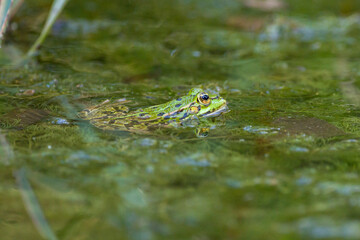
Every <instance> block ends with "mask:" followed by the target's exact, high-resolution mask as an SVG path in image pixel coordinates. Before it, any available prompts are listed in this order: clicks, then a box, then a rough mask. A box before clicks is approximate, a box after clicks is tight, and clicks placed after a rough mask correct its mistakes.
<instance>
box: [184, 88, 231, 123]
mask: <svg viewBox="0 0 360 240" xmlns="http://www.w3.org/2000/svg"><path fill="white" fill-rule="evenodd" d="M188 96H190V97H191V98H192V103H191V104H190V105H189V108H188V111H187V112H188V114H189V115H192V116H197V117H198V118H207V117H217V116H219V115H220V114H221V113H224V112H227V111H228V109H229V108H228V107H227V104H226V100H225V99H223V98H222V97H220V96H219V95H216V94H208V93H207V92H205V91H204V90H202V89H201V88H193V89H191V90H190V92H189V94H188Z"/></svg>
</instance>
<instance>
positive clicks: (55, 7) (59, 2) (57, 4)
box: [27, 0, 68, 57]
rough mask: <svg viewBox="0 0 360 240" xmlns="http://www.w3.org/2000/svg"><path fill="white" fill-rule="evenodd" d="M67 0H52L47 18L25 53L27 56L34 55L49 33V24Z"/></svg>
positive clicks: (50, 24)
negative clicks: (38, 34) (36, 37)
mask: <svg viewBox="0 0 360 240" xmlns="http://www.w3.org/2000/svg"><path fill="white" fill-rule="evenodd" d="M67 2H68V0H54V2H53V4H52V6H51V10H50V13H49V16H48V18H47V19H46V23H45V26H44V27H43V29H42V31H41V34H40V36H39V37H38V39H36V41H35V43H34V44H33V45H32V47H31V48H30V50H29V51H28V53H27V57H32V56H34V55H35V52H36V50H37V49H38V47H39V46H40V45H41V44H42V42H43V41H44V40H45V38H46V36H47V34H48V33H49V31H50V29H51V26H52V25H53V24H54V22H55V20H56V18H57V17H58V16H59V14H60V13H61V11H62V10H63V8H64V7H65V4H66V3H67Z"/></svg>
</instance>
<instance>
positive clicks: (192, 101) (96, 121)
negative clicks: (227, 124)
mask: <svg viewBox="0 0 360 240" xmlns="http://www.w3.org/2000/svg"><path fill="white" fill-rule="evenodd" d="M227 111H228V107H227V104H226V100H225V99H223V98H222V97H220V96H218V95H210V94H208V93H206V92H205V91H203V90H202V89H200V88H193V89H191V90H190V92H189V94H188V95H186V96H183V97H179V98H177V99H175V100H172V101H170V102H167V103H164V104H160V105H156V106H152V107H148V108H144V109H138V110H136V111H132V112H131V111H129V109H128V107H126V106H124V105H121V103H108V101H106V102H104V103H102V104H100V105H97V106H94V107H90V108H87V109H84V110H83V111H81V112H80V113H79V117H81V118H83V119H85V120H89V121H90V123H91V124H93V125H94V126H96V127H98V128H100V129H104V130H123V131H132V132H148V131H151V130H153V129H157V128H159V127H167V126H173V127H176V126H191V125H193V124H192V122H194V121H200V120H202V119H204V118H209V117H217V116H219V115H220V114H222V113H224V112H227ZM189 123H190V124H189ZM198 135H199V134H198Z"/></svg>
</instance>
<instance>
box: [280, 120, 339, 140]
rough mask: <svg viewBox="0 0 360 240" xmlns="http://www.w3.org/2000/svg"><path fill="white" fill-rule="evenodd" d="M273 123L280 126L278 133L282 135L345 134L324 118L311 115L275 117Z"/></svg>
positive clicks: (325, 135)
mask: <svg viewBox="0 0 360 240" xmlns="http://www.w3.org/2000/svg"><path fill="white" fill-rule="evenodd" d="M273 124H274V125H276V126H280V127H281V131H280V134H283V135H284V134H286V135H298V134H306V135H309V136H315V137H323V138H328V137H335V136H341V135H345V134H346V133H345V132H344V131H343V130H341V129H340V128H338V127H336V126H334V125H332V124H330V123H328V122H326V121H325V120H322V119H318V118H313V117H299V118H286V117H280V118H277V119H276V120H275V121H274V122H273Z"/></svg>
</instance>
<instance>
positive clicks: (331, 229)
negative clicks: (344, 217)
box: [297, 217, 360, 239]
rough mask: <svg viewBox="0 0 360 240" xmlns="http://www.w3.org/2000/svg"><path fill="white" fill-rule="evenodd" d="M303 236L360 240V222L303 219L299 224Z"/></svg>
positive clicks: (323, 218)
mask: <svg viewBox="0 0 360 240" xmlns="http://www.w3.org/2000/svg"><path fill="white" fill-rule="evenodd" d="M297 227H298V230H299V232H300V234H301V235H305V236H306V237H310V238H315V239H329V238H331V239H359V238H360V221H345V222H341V223H340V222H335V221H334V220H332V219H330V218H326V217H322V218H313V217H309V218H303V219H301V220H300V221H299V222H298V224H297Z"/></svg>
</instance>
